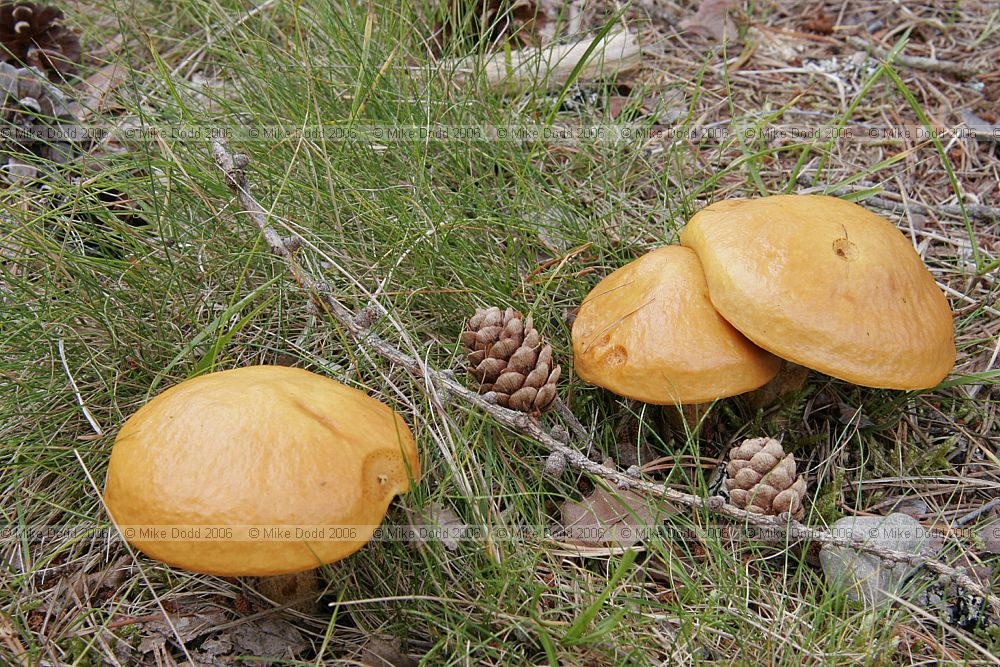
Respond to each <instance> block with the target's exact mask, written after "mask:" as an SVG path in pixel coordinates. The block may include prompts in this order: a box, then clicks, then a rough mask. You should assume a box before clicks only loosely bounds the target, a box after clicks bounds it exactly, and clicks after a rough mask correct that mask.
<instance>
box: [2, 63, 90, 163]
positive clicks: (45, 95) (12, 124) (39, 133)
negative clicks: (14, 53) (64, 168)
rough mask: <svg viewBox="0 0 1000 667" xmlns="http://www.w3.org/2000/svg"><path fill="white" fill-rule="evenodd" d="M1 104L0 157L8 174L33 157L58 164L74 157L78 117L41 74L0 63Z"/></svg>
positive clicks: (79, 130) (78, 135)
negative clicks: (2, 137)
mask: <svg viewBox="0 0 1000 667" xmlns="http://www.w3.org/2000/svg"><path fill="white" fill-rule="evenodd" d="M0 102H2V106H3V111H2V122H0V126H2V127H3V129H4V130H5V132H4V135H5V136H4V140H3V141H2V142H0V154H2V156H3V158H6V159H7V162H8V163H9V165H10V168H8V171H15V170H14V169H13V168H14V167H16V166H17V165H24V164H27V162H25V160H27V161H28V162H30V159H31V158H33V157H40V158H42V159H43V160H47V161H49V162H54V163H58V164H65V163H66V162H68V161H69V160H70V159H71V158H73V157H74V155H75V153H76V152H77V149H78V147H77V146H75V145H74V144H76V143H79V142H80V139H81V138H82V131H81V129H80V127H79V125H78V124H77V118H76V116H75V115H74V114H73V112H72V110H71V108H70V105H69V100H68V99H67V98H66V96H65V95H63V93H62V92H61V91H60V90H59V89H58V88H57V87H56V86H54V85H53V84H52V83H51V82H50V81H48V80H47V79H46V78H45V77H44V76H42V75H41V73H40V72H38V71H37V70H35V69H32V68H30V67H22V68H16V67H14V66H12V65H10V64H8V63H4V62H0ZM0 161H2V160H0Z"/></svg>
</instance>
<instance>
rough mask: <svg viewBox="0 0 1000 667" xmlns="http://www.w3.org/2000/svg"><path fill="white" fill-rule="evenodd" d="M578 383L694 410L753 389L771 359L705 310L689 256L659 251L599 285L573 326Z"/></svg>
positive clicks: (769, 371)
mask: <svg viewBox="0 0 1000 667" xmlns="http://www.w3.org/2000/svg"><path fill="white" fill-rule="evenodd" d="M573 360H574V367H575V368H576V372H577V375H579V376H580V377H581V378H582V379H583V380H585V381H586V382H589V383H590V384H594V385H598V386H600V387H604V388H605V389H609V390H611V391H613V392H615V393H616V394H619V395H621V396H625V397H628V398H634V399H638V400H640V401H643V402H646V403H655V404H661V405H662V404H673V405H682V404H699V403H705V402H710V401H714V400H716V399H718V398H724V397H727V396H734V395H736V394H741V393H743V392H746V391H750V390H751V389H756V388H757V387H760V386H762V385H763V384H765V383H766V382H768V381H769V380H770V379H771V378H773V377H774V375H775V373H777V371H778V367H779V366H780V364H781V360H780V359H778V358H777V357H775V356H773V355H771V354H769V353H767V352H765V351H764V350H762V349H760V348H759V347H757V346H755V345H754V344H753V343H751V342H750V341H749V340H747V339H746V338H745V337H743V335H741V334H740V333H739V332H738V331H736V329H734V328H733V327H732V326H731V325H730V324H729V323H728V322H726V321H725V320H724V319H723V318H722V317H721V316H720V315H719V314H718V313H717V312H716V311H715V309H714V308H713V307H712V303H711V301H710V300H709V297H708V286H707V285H706V283H705V278H704V276H703V274H702V270H701V264H700V262H699V261H698V257H697V256H696V255H695V253H694V252H693V251H691V250H690V249H688V248H682V247H680V246H665V247H663V248H659V249H657V250H654V251H652V252H650V253H647V254H645V255H643V256H642V257H640V258H639V259H637V260H635V261H633V262H631V263H630V264H627V265H626V266H623V267H622V268H620V269H618V270H617V271H615V272H613V273H611V274H610V275H608V276H607V277H605V278H604V279H603V280H602V281H601V282H600V283H598V284H597V286H596V287H594V289H593V290H592V291H591V292H590V294H588V295H587V297H586V298H585V299H584V301H583V304H582V305H581V306H580V310H579V313H578V314H577V317H576V320H575V321H574V322H573Z"/></svg>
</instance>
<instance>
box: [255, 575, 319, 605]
mask: <svg viewBox="0 0 1000 667" xmlns="http://www.w3.org/2000/svg"><path fill="white" fill-rule="evenodd" d="M248 581H249V584H250V587H251V588H253V589H254V590H256V591H257V593H258V594H260V595H261V596H263V597H265V598H267V599H268V600H270V601H271V602H273V603H275V604H276V605H278V606H280V607H284V608H286V609H291V610H292V611H297V612H301V613H303V614H312V613H313V612H315V611H316V600H317V598H318V597H319V592H320V585H319V584H320V582H319V570H306V571H305V572H296V573H294V574H276V575H274V576H270V577H250V578H249V580H248Z"/></svg>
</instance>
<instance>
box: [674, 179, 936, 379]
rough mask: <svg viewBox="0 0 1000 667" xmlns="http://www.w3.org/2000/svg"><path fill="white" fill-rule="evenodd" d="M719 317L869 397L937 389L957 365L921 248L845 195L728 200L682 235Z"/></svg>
mask: <svg viewBox="0 0 1000 667" xmlns="http://www.w3.org/2000/svg"><path fill="white" fill-rule="evenodd" d="M681 243H682V244H683V245H685V246H687V247H689V248H692V249H693V250H694V251H695V252H696V253H698V257H699V259H701V262H702V266H703V267H704V269H705V278H706V280H707V281H708V288H709V293H710V295H711V298H712V303H713V304H714V305H715V307H716V309H717V310H718V311H719V312H720V313H721V314H722V316H723V317H725V318H726V319H727V320H728V321H729V322H730V323H731V324H732V325H733V326H734V327H736V328H737V329H739V330H740V331H741V332H742V333H743V334H744V335H745V336H746V337H747V338H749V339H750V340H752V341H753V342H755V343H756V344H757V345H759V346H761V347H763V348H764V349H766V350H769V351H770V352H773V353H774V354H776V355H778V356H780V357H784V358H785V359H788V360H790V361H793V362H795V363H797V364H800V365H802V366H806V367H808V368H812V369H814V370H818V371H820V372H823V373H826V374H828V375H832V376H834V377H837V378H840V379H842V380H847V381H849V382H853V383H855V384H860V385H865V386H869V387H882V388H892V389H923V388H927V387H933V386H934V385H936V384H937V383H938V382H940V381H941V380H942V379H943V378H944V377H945V376H946V375H947V374H948V372H949V371H950V370H951V368H952V366H953V365H954V363H955V342H954V334H953V326H952V315H951V310H950V308H949V305H948V301H947V299H946V298H945V296H944V294H943V293H942V292H941V290H940V289H939V288H938V286H937V285H936V284H935V282H934V278H933V276H932V275H931V274H930V272H929V271H928V270H927V267H925V266H924V264H923V262H922V261H921V259H920V257H919V256H918V255H917V253H916V252H915V251H914V249H913V246H912V245H911V243H910V241H909V240H908V239H907V238H906V237H905V236H904V235H903V234H902V233H901V232H900V231H899V230H898V229H896V227H895V226H894V225H893V224H892V223H891V222H889V221H888V220H886V219H885V218H883V217H881V216H879V215H876V214H875V213H872V212H871V211H868V210H867V209H865V208H863V207H861V206H858V205H857V204H853V203H851V202H847V201H844V200H841V199H837V198H835V197H826V196H819V195H780V196H774V197H764V198H761V199H752V200H730V201H726V202H718V203H716V204H712V205H711V206H708V207H707V208H705V209H702V210H701V211H699V212H698V213H697V214H695V215H694V217H692V218H691V221H690V222H689V223H688V224H687V226H685V227H684V229H683V230H682V231H681Z"/></svg>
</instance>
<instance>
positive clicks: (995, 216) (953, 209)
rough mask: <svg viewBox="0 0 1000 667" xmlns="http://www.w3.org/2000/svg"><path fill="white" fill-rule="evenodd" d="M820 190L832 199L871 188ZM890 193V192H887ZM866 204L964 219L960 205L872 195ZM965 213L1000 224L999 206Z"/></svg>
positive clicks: (805, 179)
mask: <svg viewBox="0 0 1000 667" xmlns="http://www.w3.org/2000/svg"><path fill="white" fill-rule="evenodd" d="M797 182H798V183H799V184H800V185H805V186H812V177H811V176H809V175H808V174H800V175H799V177H798V179H797ZM818 189H819V190H821V191H823V192H824V194H828V195H830V196H832V197H843V196H844V195H848V194H853V193H855V192H861V191H864V190H868V189H869V188H867V187H864V186H859V187H854V188H849V187H845V188H836V189H834V190H824V189H823V186H819V187H818ZM886 192H888V191H886ZM864 201H865V204H869V205H871V206H874V207H875V208H880V209H883V210H885V211H892V212H894V213H902V212H904V211H906V210H907V209H909V210H910V211H912V212H914V213H919V214H920V215H927V214H929V213H931V214H936V215H949V216H953V217H956V218H960V217H962V211H963V207H961V206H959V205H958V204H935V205H933V206H930V205H927V204H920V203H918V202H915V201H908V202H906V204H903V202H899V201H893V200H891V199H886V198H885V197H879V196H878V195H872V196H870V197H865V200H864ZM964 210H965V213H966V214H967V215H968V216H969V217H970V218H978V219H981V220H990V221H993V222H1000V207H997V206H987V205H985V204H966V205H965V207H964Z"/></svg>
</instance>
